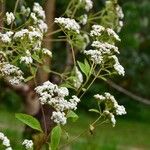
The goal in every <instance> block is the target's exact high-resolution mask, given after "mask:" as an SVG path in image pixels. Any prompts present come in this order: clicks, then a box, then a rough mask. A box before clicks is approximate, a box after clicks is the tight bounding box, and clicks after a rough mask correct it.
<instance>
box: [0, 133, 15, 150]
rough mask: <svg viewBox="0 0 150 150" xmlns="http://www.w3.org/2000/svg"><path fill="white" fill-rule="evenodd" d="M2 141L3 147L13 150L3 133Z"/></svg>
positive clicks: (0, 136)
mask: <svg viewBox="0 0 150 150" xmlns="http://www.w3.org/2000/svg"><path fill="white" fill-rule="evenodd" d="M0 140H1V141H2V145H4V146H6V147H7V148H6V149H5V150H12V148H11V146H10V141H9V139H8V138H7V137H6V136H5V135H4V134H3V133H2V132H0Z"/></svg>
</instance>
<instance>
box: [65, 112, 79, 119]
mask: <svg viewBox="0 0 150 150" xmlns="http://www.w3.org/2000/svg"><path fill="white" fill-rule="evenodd" d="M66 117H67V118H71V119H72V121H73V122H75V121H77V119H78V118H79V117H78V115H77V114H76V113H75V112H73V111H72V110H70V111H69V112H68V113H67V116H66Z"/></svg>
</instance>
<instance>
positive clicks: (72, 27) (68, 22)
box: [54, 17, 80, 33]
mask: <svg viewBox="0 0 150 150" xmlns="http://www.w3.org/2000/svg"><path fill="white" fill-rule="evenodd" d="M54 22H55V23H58V24H59V25H60V26H61V27H63V28H64V29H66V30H68V31H74V32H76V33H80V31H79V30H80V25H79V24H78V23H77V22H76V21H75V20H74V19H70V18H63V17H59V18H55V21H54Z"/></svg>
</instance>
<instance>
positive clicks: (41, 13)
mask: <svg viewBox="0 0 150 150" xmlns="http://www.w3.org/2000/svg"><path fill="white" fill-rule="evenodd" d="M33 12H34V13H36V14H37V15H38V17H40V18H42V19H43V20H45V11H44V10H43V8H42V6H40V5H39V3H34V5H33Z"/></svg>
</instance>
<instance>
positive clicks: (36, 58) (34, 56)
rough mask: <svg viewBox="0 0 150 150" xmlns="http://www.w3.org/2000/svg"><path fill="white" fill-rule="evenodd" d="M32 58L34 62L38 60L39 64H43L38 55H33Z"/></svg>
mask: <svg viewBox="0 0 150 150" xmlns="http://www.w3.org/2000/svg"><path fill="white" fill-rule="evenodd" d="M32 58H33V59H34V60H36V61H37V62H38V63H40V64H42V60H41V59H40V58H39V56H38V55H36V54H33V55H32Z"/></svg>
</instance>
